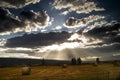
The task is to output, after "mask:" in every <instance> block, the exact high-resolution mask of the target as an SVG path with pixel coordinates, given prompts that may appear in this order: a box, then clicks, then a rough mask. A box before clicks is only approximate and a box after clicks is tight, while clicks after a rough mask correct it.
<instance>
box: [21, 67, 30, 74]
mask: <svg viewBox="0 0 120 80" xmlns="http://www.w3.org/2000/svg"><path fill="white" fill-rule="evenodd" d="M30 73H31V68H30V67H23V68H22V75H30Z"/></svg>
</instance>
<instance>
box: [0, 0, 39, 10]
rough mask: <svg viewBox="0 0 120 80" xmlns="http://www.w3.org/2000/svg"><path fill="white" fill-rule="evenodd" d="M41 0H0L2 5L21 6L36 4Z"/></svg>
mask: <svg viewBox="0 0 120 80" xmlns="http://www.w3.org/2000/svg"><path fill="white" fill-rule="evenodd" d="M37 2H40V0H0V6H1V7H9V8H21V7H24V6H26V5H29V4H31V3H33V4H35V3H37Z"/></svg>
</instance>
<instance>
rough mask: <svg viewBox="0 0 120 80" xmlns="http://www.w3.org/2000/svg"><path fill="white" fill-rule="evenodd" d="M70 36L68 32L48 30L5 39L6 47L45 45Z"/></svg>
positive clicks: (59, 41)
mask: <svg viewBox="0 0 120 80" xmlns="http://www.w3.org/2000/svg"><path fill="white" fill-rule="evenodd" d="M70 36H71V34H70V33H68V32H56V33H55V32H50V33H39V34H25V35H23V36H21V37H15V38H11V39H8V40H7V43H6V46H8V47H36V46H47V45H51V44H55V43H63V42H64V41H66V40H67V39H68V38H69V37H70Z"/></svg>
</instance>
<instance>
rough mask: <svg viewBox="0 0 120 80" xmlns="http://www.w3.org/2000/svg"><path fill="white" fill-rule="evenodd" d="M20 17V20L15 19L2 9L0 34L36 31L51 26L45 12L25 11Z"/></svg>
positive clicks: (0, 9)
mask: <svg viewBox="0 0 120 80" xmlns="http://www.w3.org/2000/svg"><path fill="white" fill-rule="evenodd" d="M20 17H21V18H20V19H19V18H18V17H16V18H15V16H14V15H13V14H11V13H10V12H9V11H8V10H7V9H4V8H0V33H3V34H5V33H6V32H19V31H25V32H29V31H35V30H36V29H37V28H41V27H45V26H47V25H49V24H50V21H49V16H48V14H47V13H46V12H45V11H40V12H34V11H23V12H21V15H20Z"/></svg>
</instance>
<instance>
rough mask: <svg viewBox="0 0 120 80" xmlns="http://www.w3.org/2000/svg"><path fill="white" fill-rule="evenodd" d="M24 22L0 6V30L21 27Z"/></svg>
mask: <svg viewBox="0 0 120 80" xmlns="http://www.w3.org/2000/svg"><path fill="white" fill-rule="evenodd" d="M23 25H24V24H23V23H22V22H21V21H19V20H18V19H17V18H14V17H13V16H12V14H11V13H10V12H9V11H8V10H7V9H4V8H1V7H0V32H5V31H13V29H15V28H18V27H22V26H23Z"/></svg>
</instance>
